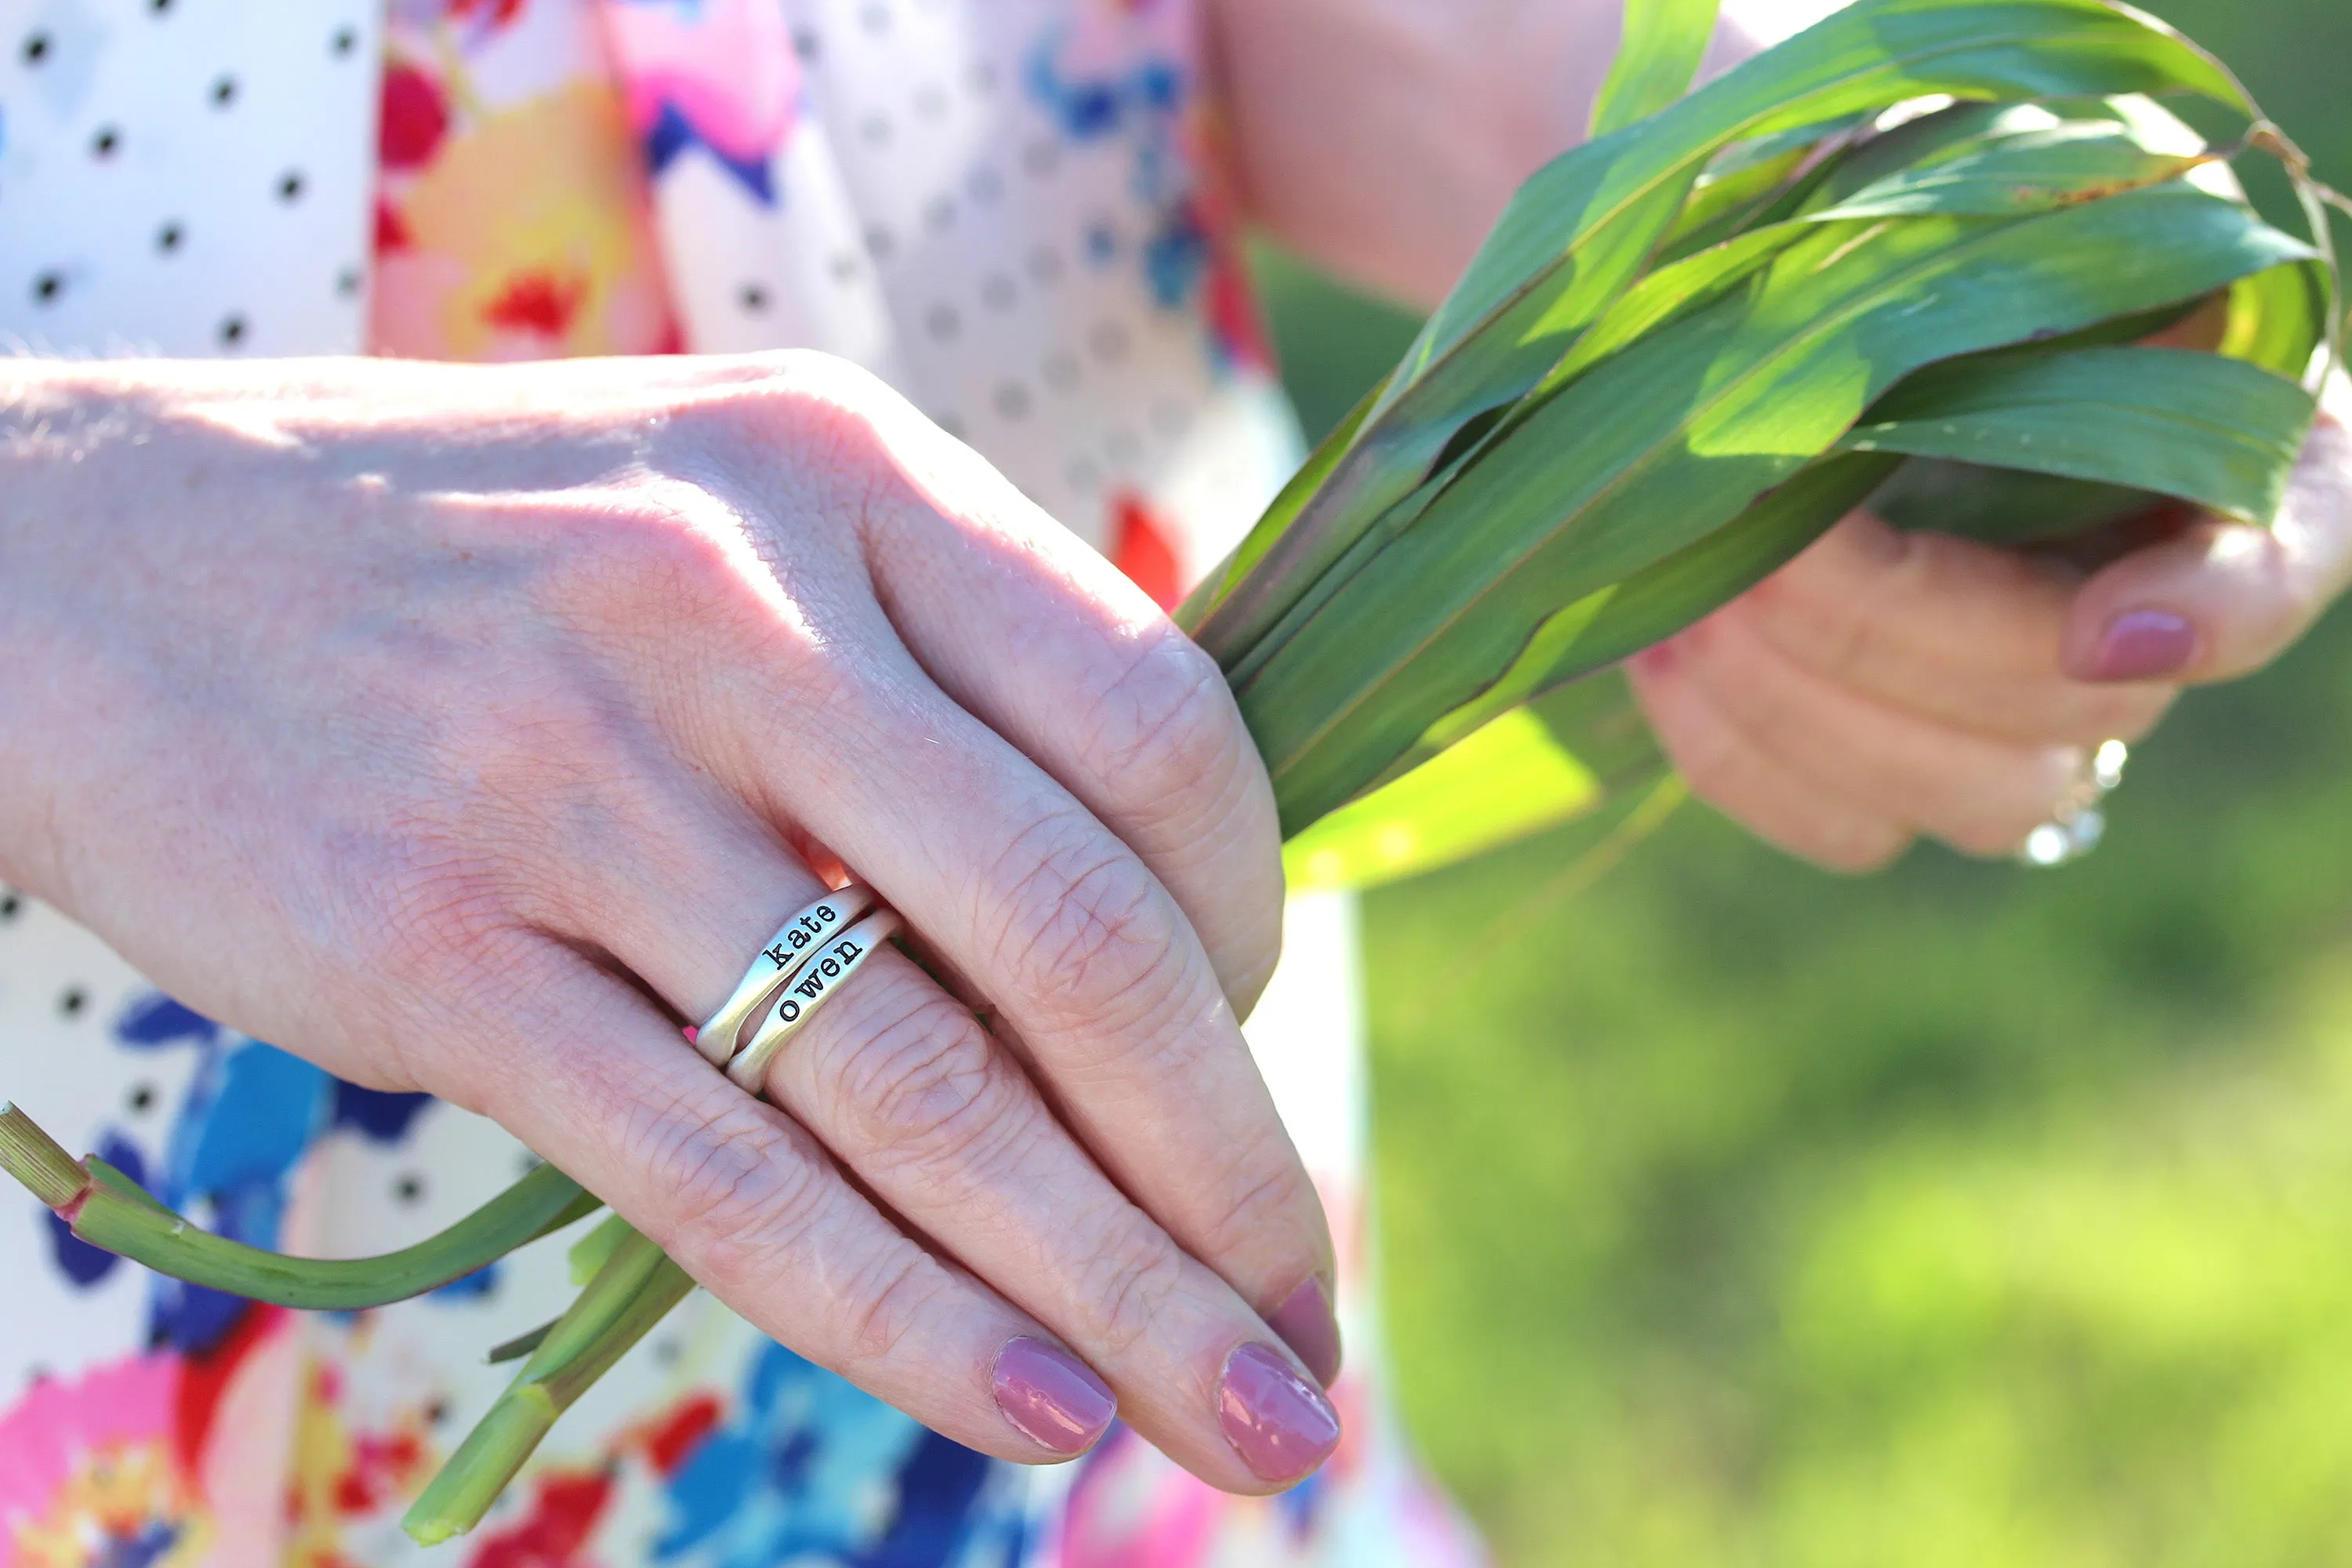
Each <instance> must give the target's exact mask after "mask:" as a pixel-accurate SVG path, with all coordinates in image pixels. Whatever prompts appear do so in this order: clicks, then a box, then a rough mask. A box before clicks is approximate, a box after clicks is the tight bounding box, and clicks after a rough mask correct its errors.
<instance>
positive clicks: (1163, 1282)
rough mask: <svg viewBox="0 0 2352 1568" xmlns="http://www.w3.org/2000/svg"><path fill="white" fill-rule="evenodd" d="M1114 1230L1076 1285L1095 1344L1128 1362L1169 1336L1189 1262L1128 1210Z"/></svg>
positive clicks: (1153, 1227) (1139, 1215)
mask: <svg viewBox="0 0 2352 1568" xmlns="http://www.w3.org/2000/svg"><path fill="white" fill-rule="evenodd" d="M1110 1229H1111V1233H1110V1234H1109V1235H1108V1236H1107V1237H1104V1239H1103V1244H1102V1245H1101V1246H1100V1247H1097V1249H1096V1251H1095V1253H1094V1256H1093V1257H1091V1258H1088V1259H1087V1262H1086V1263H1085V1265H1084V1266H1083V1267H1082V1268H1080V1270H1079V1274H1078V1281H1077V1284H1078V1289H1079V1291H1080V1295H1081V1304H1082V1310H1085V1311H1087V1312H1088V1313H1089V1314H1091V1316H1092V1320H1093V1323H1094V1338H1095V1340H1096V1342H1097V1343H1098V1344H1100V1345H1101V1346H1102V1347H1103V1349H1104V1351H1105V1352H1107V1353H1108V1355H1110V1356H1112V1357H1123V1356H1126V1355H1127V1354H1129V1352H1132V1351H1134V1350H1135V1348H1136V1347H1137V1346H1139V1345H1141V1344H1142V1343H1144V1342H1146V1341H1148V1340H1150V1339H1151V1338H1152V1337H1153V1336H1154V1335H1155V1334H1160V1333H1164V1332H1166V1331H1167V1326H1168V1321H1169V1317H1170V1314H1171V1309H1172V1308H1173V1307H1174V1305H1175V1303H1176V1300H1177V1299H1178V1297H1179V1296H1181V1294H1182V1292H1183V1289H1184V1257H1183V1254H1182V1253H1181V1252H1180V1251H1179V1250H1178V1249H1177V1247H1176V1244H1175V1243H1174V1242H1173V1241H1171V1240H1170V1239H1169V1237H1168V1235H1167V1233H1166V1232H1164V1231H1162V1230H1161V1229H1160V1227H1159V1226H1156V1225H1153V1224H1152V1223H1151V1222H1150V1220H1149V1219H1147V1218H1145V1217H1144V1215H1143V1214H1142V1212H1141V1211H1140V1210H1135V1209H1130V1210H1129V1211H1128V1212H1127V1213H1126V1214H1125V1215H1122V1216H1121V1218H1120V1219H1119V1220H1118V1221H1117V1222H1115V1223H1114V1224H1113V1225H1112V1226H1111V1227H1110Z"/></svg>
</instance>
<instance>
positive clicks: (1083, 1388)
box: [993, 1338, 1118, 1458]
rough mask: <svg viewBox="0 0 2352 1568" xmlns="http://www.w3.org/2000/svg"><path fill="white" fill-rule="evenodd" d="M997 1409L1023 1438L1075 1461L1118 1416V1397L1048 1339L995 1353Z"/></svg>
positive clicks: (1016, 1344) (1021, 1341) (1021, 1342)
mask: <svg viewBox="0 0 2352 1568" xmlns="http://www.w3.org/2000/svg"><path fill="white" fill-rule="evenodd" d="M993 1391H994V1393H995V1394H996V1407H997V1408H998V1409H999V1410H1002V1411H1003V1412H1004V1418H1005V1419H1006V1420H1007V1421H1010V1422H1012V1423H1013V1426H1015V1427H1016V1428H1018V1429H1019V1431H1020V1433H1021V1435H1022V1436H1024V1437H1026V1438H1028V1439H1029V1440H1030V1441H1031V1442H1033V1443H1034V1444H1036V1445H1037V1446H1038V1447H1041V1448H1048V1449H1051V1450H1052V1451H1053V1452H1055V1453H1056V1454H1067V1455H1070V1456H1071V1457H1072V1458H1076V1456H1077V1455H1080V1454H1083V1453H1085V1452H1086V1451H1087V1449H1088V1448H1091V1447H1094V1446H1095V1440H1096V1439H1097V1438H1098V1437H1100V1436H1102V1435H1103V1432H1104V1430H1105V1429H1106V1428H1107V1427H1108V1426H1110V1420H1111V1417H1112V1416H1114V1415H1118V1395H1117V1394H1113V1393H1112V1392H1111V1391H1110V1384H1107V1383H1105V1382H1104V1381H1103V1380H1102V1379H1101V1378H1099V1377H1097V1376H1096V1375H1095V1374H1094V1369H1093V1368H1091V1367H1089V1366H1087V1364H1086V1363H1084V1362H1082V1361H1080V1360H1078V1358H1077V1357H1076V1356H1074V1355H1072V1354H1070V1353H1069V1352H1067V1351H1064V1350H1060V1349H1057V1348H1055V1346H1053V1345H1049V1344H1047V1343H1045V1341H1043V1340H1033V1339H1026V1338H1024V1339H1016V1340H1007V1341H1005V1342H1004V1348H1003V1350H1001V1351H999V1352H996V1376H995V1380H994V1390H993Z"/></svg>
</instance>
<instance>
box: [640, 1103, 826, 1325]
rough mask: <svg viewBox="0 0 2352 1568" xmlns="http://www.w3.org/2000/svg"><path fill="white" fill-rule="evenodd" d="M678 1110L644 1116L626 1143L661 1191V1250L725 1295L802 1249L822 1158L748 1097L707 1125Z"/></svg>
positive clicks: (810, 1228)
mask: <svg viewBox="0 0 2352 1568" xmlns="http://www.w3.org/2000/svg"><path fill="white" fill-rule="evenodd" d="M684 1112H685V1108H682V1107H680V1108H673V1113H663V1114H654V1115H651V1116H641V1118H640V1120H641V1121H642V1122H643V1125H642V1126H641V1128H640V1129H638V1130H637V1135H636V1136H635V1138H633V1140H632V1142H634V1143H635V1145H636V1146H637V1147H636V1157H637V1159H638V1162H639V1163H640V1168H642V1169H644V1170H646V1171H647V1172H648V1173H650V1174H651V1175H652V1177H653V1178H654V1184H655V1187H656V1190H657V1191H659V1192H661V1193H662V1194H665V1198H666V1201H667V1208H668V1211H669V1213H668V1215H667V1223H668V1226H669V1229H670V1235H669V1236H668V1237H664V1238H661V1239H662V1241H663V1245H664V1247H667V1248H668V1249H669V1250H672V1251H674V1252H678V1253H681V1254H683V1255H684V1256H685V1257H686V1258H689V1259H691V1260H692V1261H693V1263H694V1265H695V1268H696V1271H697V1272H698V1274H700V1275H701V1276H702V1278H704V1279H707V1280H709V1282H710V1284H711V1286H712V1288H713V1289H716V1290H717V1291H719V1293H720V1294H721V1295H728V1294H730V1293H732V1292H734V1291H740V1290H743V1289H749V1288H750V1287H751V1286H752V1285H753V1284H754V1283H755V1282H756V1281H757V1280H759V1279H761V1278H763V1277H765V1276H769V1275H772V1273H773V1272H774V1271H775V1269H776V1267H777V1264H778V1261H779V1260H780V1259H785V1258H800V1257H802V1256H803V1255H804V1254H805V1253H806V1252H807V1251H808V1248H809V1244H810V1241H811V1239H812V1237H814V1234H815V1232H816V1230H817V1228H818V1226H819V1225H820V1223H821V1218H822V1215H823V1214H824V1207H825V1192H826V1183H827V1176H828V1174H829V1173H828V1171H827V1168H826V1166H825V1164H824V1158H823V1156H822V1155H820V1154H818V1153H817V1152H816V1151H815V1150H814V1149H813V1148H810V1147H809V1146H807V1144H806V1143H805V1142H803V1140H802V1139H799V1138H796V1137H794V1136H793V1134H792V1133H791V1132H790V1131H788V1130H787V1128H786V1127H785V1126H784V1124H782V1122H781V1121H780V1120H777V1119H772V1118H770V1117H769V1116H767V1115H765V1114H764V1113H761V1111H759V1110H757V1109H756V1107H754V1106H753V1105H752V1104H751V1101H749V1100H746V1101H744V1102H743V1109H742V1110H740V1111H738V1112H733V1113H730V1114H727V1115H724V1116H722V1117H721V1118H719V1120H717V1121H710V1122H698V1121H694V1120H693V1119H692V1117H691V1116H690V1115H688V1114H685V1113H684Z"/></svg>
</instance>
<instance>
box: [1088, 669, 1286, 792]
mask: <svg viewBox="0 0 2352 1568" xmlns="http://www.w3.org/2000/svg"><path fill="white" fill-rule="evenodd" d="M1084 722H1085V731H1086V734H1087V763H1088V765H1089V766H1090V767H1091V768H1092V770H1093V771H1094V772H1095V773H1097V776H1098V777H1100V778H1102V779H1103V780H1105V781H1106V782H1107V783H1108V784H1110V785H1111V787H1112V788H1113V789H1114V790H1115V791H1116V792H1117V794H1118V795H1119V797H1120V798H1121V799H1122V800H1126V801H1129V802H1131V803H1133V805H1135V806H1136V807H1137V808H1139V809H1145V810H1153V809H1156V810H1157V811H1159V812H1160V813H1161V814H1162V815H1165V816H1180V815H1183V814H1185V809H1186V807H1187V806H1189V805H1192V804H1193V803H1195V802H1199V801H1202V800H1203V799H1209V800H1219V801H1222V800H1223V798H1225V797H1229V796H1230V795H1231V794H1232V791H1231V788H1230V785H1231V783H1232V781H1233V779H1234V776H1235V774H1236V773H1240V772H1242V771H1244V763H1245V762H1246V760H1247V757H1248V756H1249V754H1250V753H1249V751H1248V742H1247V739H1246V736H1245V734H1244V731H1242V729H1241V721H1240V717H1239V715H1238V714H1237V713H1236V712H1235V710H1234V706H1233V700H1232V698H1231V696H1230V695H1229V694H1228V692H1227V690H1226V687H1225V681H1224V676H1223V672H1222V671H1220V670H1219V669H1218V668H1217V665H1216V662H1215V661H1214V660H1213V659H1212V658H1209V656H1208V655H1206V654H1204V653H1202V651H1201V650H1200V649H1199V648H1198V647H1195V646H1193V644H1192V642H1191V641H1190V640H1189V639H1187V638H1186V637H1184V636H1183V635H1182V634H1181V633H1180V632H1178V631H1177V630H1176V629H1175V628H1174V627H1173V626H1164V625H1163V626H1160V628H1159V629H1158V630H1157V631H1156V632H1154V633H1153V634H1151V635H1150V636H1148V637H1145V638H1144V639H1142V644H1141V646H1140V647H1139V648H1138V649H1137V650H1136V652H1135V654H1134V657H1133V658H1129V660H1127V662H1126V663H1125V664H1124V665H1123V666H1122V667H1121V668H1119V669H1118V673H1117V674H1116V675H1115V676H1114V677H1113V678H1112V679H1110V680H1109V681H1108V683H1107V684H1106V685H1104V686H1103V688H1102V689H1100V690H1099V691H1097V692H1096V693H1094V694H1093V695H1092V696H1091V698H1090V699H1089V700H1088V701H1087V714H1086V718H1085V721H1084Z"/></svg>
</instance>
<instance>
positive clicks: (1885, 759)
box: [1682, 616, 2084, 855]
mask: <svg viewBox="0 0 2352 1568" xmlns="http://www.w3.org/2000/svg"><path fill="white" fill-rule="evenodd" d="M1682 654H1683V663H1684V665H1685V668H1687V669H1688V670H1689V672H1690V677H1691V679H1692V680H1693V681H1695V682H1696V684H1697V685H1698V686H1700V687H1701V688H1703V689H1705V690H1706V693H1707V695H1708V696H1709V697H1710V698H1711V699H1712V700H1714V703H1715V707H1716V709H1717V711H1719V712H1721V713H1724V714H1726V715H1727V716H1728V717H1729V719H1730V721H1731V722H1732V723H1733V724H1734V725H1736V726H1737V727H1738V729H1739V731H1740V732H1741V733H1742V734H1743V735H1745V736H1746V737H1747V739H1748V743H1749V744H1750V745H1752V746H1754V747H1755V748H1756V749H1757V750H1759V751H1760V752H1764V753H1765V754H1766V755H1768V756H1769V757H1771V758H1772V759H1773V760H1774V761H1775V762H1777V763H1780V766H1781V767H1783V768H1784V769H1786V770H1787V771H1788V772H1789V773H1791V774H1793V775H1795V776H1797V777H1799V778H1803V779H1810V780H1811V781H1812V782H1813V783H1814V784H1815V785H1816V787H1819V788H1822V789H1824V790H1829V789H1834V790H1835V791H1836V792H1837V794H1838V795H1839V796H1840V797H1842V798H1843V799H1846V800H1851V801H1856V802H1860V803H1862V804H1864V805H1867V806H1869V807H1870V808H1871V809H1872V810H1873V812H1874V814H1875V815H1878V816H1884V817H1885V818H1886V819H1887V820H1890V821H1892V822H1894V823H1895V824H1896V825H1897V826H1902V827H1905V828H1908V829H1910V830H1912V831H1914V832H1919V833H1926V834H1929V835H1932V836H1933V837H1937V838H1940V839H1942V840H1944V841H1945V842H1946V843H1948V844H1950V845H1952V846H1953V847H1956V848H1958V849H1961V850H1963V851H1965V852H1967V853H1969V854H1972V855H2007V854H2011V853H2012V852H2014V851H2015V850H2016V848H2017V847H2018V846H2019V845H2021V844H2022V843H2023V842H2024V841H2025V836H2026V835H2027V834H2029V833H2031V832H2032V830H2033V829H2034V828H2035V827H2037V826H2040V825H2041V824H2042V823H2043V822H2046V821H2048V820H2049V819H2050V816H2051V814H2052V813H2053V810H2054V809H2055V808H2056V807H2057V805H2058V804H2059V803H2060V802H2061V801H2062V800H2063V799H2064V797H2065V796H2066V795H2067V792H2068V791H2069V790H2070V789H2071V788H2072V787H2074V784H2075V783H2076V781H2077V780H2078V779H2079V778H2080V777H2081V775H2082V772H2083V769H2084V753H2083V752H2082V750H2081V749H2080V748H2078V747H2071V746H2039V747H2029V746H2019V745H2013V744H2011V743H2009V742H2000V741H1991V740H1987V739H1985V738H1983V737H1981V736H1979V735H1975V734H1971V733H1969V732H1968V731H1960V730H1956V729H1952V728H1950V727H1948V726H1946V725H1943V724H1939V723H1936V722H1934V721H1929V720H1925V719H1920V718H1917V717H1915V716H1913V715H1911V714H1909V713H1905V712H1900V711H1897V710H1895V709H1893V708H1889V707H1887V706H1886V705H1885V704H1884V703H1882V702H1879V701H1876V700H1873V699H1871V698H1868V697H1863V696H1857V695H1855V694H1854V693H1853V692H1851V691H1848V690H1845V689H1842V688H1840V687H1838V686H1835V685H1833V684H1832V683H1831V682H1829V681H1826V680H1823V679H1820V678H1819V677H1817V676H1815V675H1814V674H1812V673H1811V671H1810V670H1807V669H1804V668H1801V667H1800V666H1799V665H1797V664H1796V663H1795V662H1793V661H1792V660H1790V659H1789V658H1784V657H1783V656H1782V655H1781V654H1780V652H1779V650H1777V649H1776V648H1774V647H1772V645H1771V644H1770V643H1769V642H1767V641H1765V640H1764V639H1763V638H1762V637H1759V636H1757V635H1756V634H1755V633H1754V632H1753V631H1752V630H1751V629H1750V628H1749V627H1748V625H1747V624H1746V622H1745V621H1744V620H1742V619H1741V618H1740V617H1738V616H1725V617H1723V618H1721V619H1719V620H1710V621H1707V622H1703V623H1701V625H1700V626H1696V627H1694V628H1693V629H1692V632H1691V633H1690V634H1689V635H1687V636H1686V637H1685V638H1684V647H1683V649H1682Z"/></svg>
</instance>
